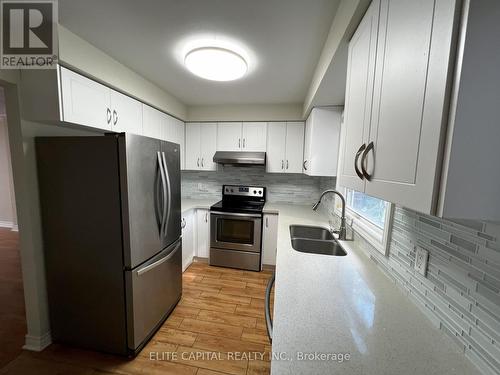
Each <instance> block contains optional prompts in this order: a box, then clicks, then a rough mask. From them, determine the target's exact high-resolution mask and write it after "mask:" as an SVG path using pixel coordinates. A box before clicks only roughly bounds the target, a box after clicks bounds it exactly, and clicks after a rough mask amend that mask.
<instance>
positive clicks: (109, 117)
mask: <svg viewBox="0 0 500 375" xmlns="http://www.w3.org/2000/svg"><path fill="white" fill-rule="evenodd" d="M106 122H107V123H108V124H109V123H111V109H109V108H106Z"/></svg>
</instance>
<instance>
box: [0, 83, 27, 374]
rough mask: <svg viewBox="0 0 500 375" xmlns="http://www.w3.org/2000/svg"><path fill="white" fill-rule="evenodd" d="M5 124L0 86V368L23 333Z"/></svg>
mask: <svg viewBox="0 0 500 375" xmlns="http://www.w3.org/2000/svg"><path fill="white" fill-rule="evenodd" d="M7 125H8V124H7V113H6V105H5V92H4V90H3V88H2V87H0V369H1V368H3V367H4V366H5V365H6V364H7V363H9V362H10V361H12V360H13V359H15V358H16V357H17V356H19V355H20V354H21V352H22V347H23V345H24V342H25V335H26V331H27V328H26V312H25V305H24V290H23V278H22V272H21V257H20V247H19V232H18V229H17V214H16V203H15V195H14V184H13V178H12V162H11V152H10V146H9V136H8V126H7Z"/></svg>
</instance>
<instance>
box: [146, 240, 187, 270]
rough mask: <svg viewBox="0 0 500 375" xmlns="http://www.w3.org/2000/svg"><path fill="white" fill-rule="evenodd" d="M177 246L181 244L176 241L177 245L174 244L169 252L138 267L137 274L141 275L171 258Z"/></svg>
mask: <svg viewBox="0 0 500 375" xmlns="http://www.w3.org/2000/svg"><path fill="white" fill-rule="evenodd" d="M179 246H181V243H180V242H178V243H177V245H175V247H174V249H173V250H172V251H171V252H169V253H168V254H167V255H166V256H165V257H163V258H161V259H159V260H157V261H156V262H154V263H151V264H148V265H147V266H145V267H142V268H140V269H138V270H137V276H141V275H143V274H145V273H146V272H148V271H151V270H152V269H153V268H156V267H158V266H159V265H160V264H162V263H165V262H166V261H167V260H169V259H171V258H172V257H173V256H174V255H175V253H176V252H177V250H178V249H179Z"/></svg>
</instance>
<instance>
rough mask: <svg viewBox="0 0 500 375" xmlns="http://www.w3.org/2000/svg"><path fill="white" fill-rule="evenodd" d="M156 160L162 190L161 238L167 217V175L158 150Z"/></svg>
mask: <svg viewBox="0 0 500 375" xmlns="http://www.w3.org/2000/svg"><path fill="white" fill-rule="evenodd" d="M158 162H159V163H160V175H161V182H162V184H161V186H162V191H163V210H162V213H161V224H160V237H162V238H163V230H164V229H163V228H164V227H165V221H166V217H167V215H166V214H167V189H166V186H167V177H166V176H165V168H164V167H163V163H164V158H163V157H162V154H161V153H160V151H158Z"/></svg>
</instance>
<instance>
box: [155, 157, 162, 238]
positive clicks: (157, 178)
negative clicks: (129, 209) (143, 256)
mask: <svg viewBox="0 0 500 375" xmlns="http://www.w3.org/2000/svg"><path fill="white" fill-rule="evenodd" d="M157 157H158V166H157V168H156V174H155V215H156V223H157V225H158V233H159V235H160V236H161V227H162V224H163V216H164V215H163V212H162V207H161V203H160V202H161V197H160V194H163V190H164V188H163V181H162V178H161V177H160V175H161V170H162V169H161V163H162V162H161V155H160V152H159V151H158V152H157ZM160 185H161V186H160Z"/></svg>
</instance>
